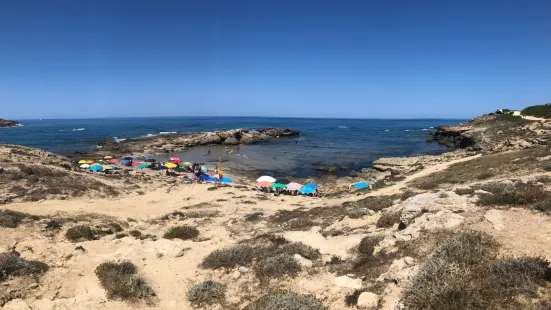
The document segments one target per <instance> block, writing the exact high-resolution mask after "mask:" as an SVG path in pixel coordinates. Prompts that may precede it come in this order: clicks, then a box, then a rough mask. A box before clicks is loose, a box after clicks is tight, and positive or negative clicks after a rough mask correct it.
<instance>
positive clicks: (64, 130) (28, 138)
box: [0, 117, 463, 177]
mask: <svg viewBox="0 0 551 310" xmlns="http://www.w3.org/2000/svg"><path fill="white" fill-rule="evenodd" d="M461 122H463V120H446V119H408V120H390V119H384V120H382V119H311V118H262V117H152V118H106V119H62V120H61V119H60V120H21V123H22V124H23V126H19V127H12V128H0V143H9V144H21V145H25V146H30V147H36V148H41V149H45V150H48V151H51V152H54V153H59V154H63V155H73V154H74V153H75V152H76V151H83V150H84V151H90V150H94V149H95V148H96V143H97V142H98V141H100V140H105V139H108V140H115V141H123V140H124V139H129V138H137V137H152V136H161V135H165V134H170V133H184V132H199V131H215V130H225V129H235V128H250V129H259V128H264V127H278V128H292V129H296V130H299V131H301V132H302V135H301V136H300V138H298V139H296V138H291V139H283V138H280V139H275V140H274V141H273V142H270V143H265V144H256V145H248V146H241V147H240V150H239V151H237V150H236V149H235V146H234V147H233V148H234V150H233V152H232V153H231V154H227V152H226V150H225V148H224V147H220V146H218V147H216V146H213V147H199V148H193V149H190V150H189V151H186V152H184V153H183V154H179V155H180V156H181V157H183V158H182V159H183V160H184V161H185V160H189V161H203V162H212V161H217V160H218V157H219V156H222V157H223V160H224V161H227V162H232V163H234V164H236V165H239V166H240V167H246V168H250V169H256V170H261V171H266V172H267V173H272V174H274V173H277V174H282V175H286V176H296V177H306V176H312V175H315V174H316V173H318V169H319V168H321V167H324V166H336V165H339V166H343V168H344V167H346V169H344V170H342V171H340V172H339V173H340V174H346V173H348V172H349V171H351V170H359V169H361V168H364V167H370V166H371V165H372V163H373V161H374V160H376V159H378V158H381V157H402V156H416V155H427V154H431V155H435V154H441V153H443V152H446V151H450V149H447V148H445V147H443V146H440V145H438V144H437V143H427V142H426V140H427V138H428V136H429V135H430V133H431V132H432V130H433V128H434V127H436V126H442V125H456V124H458V123H461ZM209 149H211V153H212V155H211V156H206V153H207V152H208V150H209ZM186 157H188V158H187V159H186Z"/></svg>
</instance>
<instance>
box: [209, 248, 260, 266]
mask: <svg viewBox="0 0 551 310" xmlns="http://www.w3.org/2000/svg"><path fill="white" fill-rule="evenodd" d="M254 255H255V248H253V247H252V246H249V245H236V246H232V247H229V248H225V249H221V250H216V251H214V252H212V253H210V254H209V255H207V256H206V257H205V258H204V259H203V262H202V263H201V267H203V268H207V269H218V268H234V267H236V266H249V265H250V264H251V263H252V261H253V258H254Z"/></svg>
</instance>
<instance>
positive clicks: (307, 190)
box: [298, 187, 316, 194]
mask: <svg viewBox="0 0 551 310" xmlns="http://www.w3.org/2000/svg"><path fill="white" fill-rule="evenodd" d="M298 192H299V193H301V194H313V193H315V192H316V189H315V188H312V187H303V188H301V189H300V190H299V191H298Z"/></svg>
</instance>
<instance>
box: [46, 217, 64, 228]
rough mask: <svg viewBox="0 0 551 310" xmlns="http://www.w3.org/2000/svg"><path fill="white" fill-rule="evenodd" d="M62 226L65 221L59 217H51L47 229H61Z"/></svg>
mask: <svg viewBox="0 0 551 310" xmlns="http://www.w3.org/2000/svg"><path fill="white" fill-rule="evenodd" d="M61 226H63V223H62V221H61V220H59V219H49V220H48V221H47V222H46V226H45V227H46V229H54V230H60V229H61Z"/></svg>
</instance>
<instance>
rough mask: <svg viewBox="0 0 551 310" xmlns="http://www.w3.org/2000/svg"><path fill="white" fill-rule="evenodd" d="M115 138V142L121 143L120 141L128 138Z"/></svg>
mask: <svg viewBox="0 0 551 310" xmlns="http://www.w3.org/2000/svg"><path fill="white" fill-rule="evenodd" d="M113 140H115V142H117V143H119V142H122V141H125V140H126V139H124V138H117V137H113Z"/></svg>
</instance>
